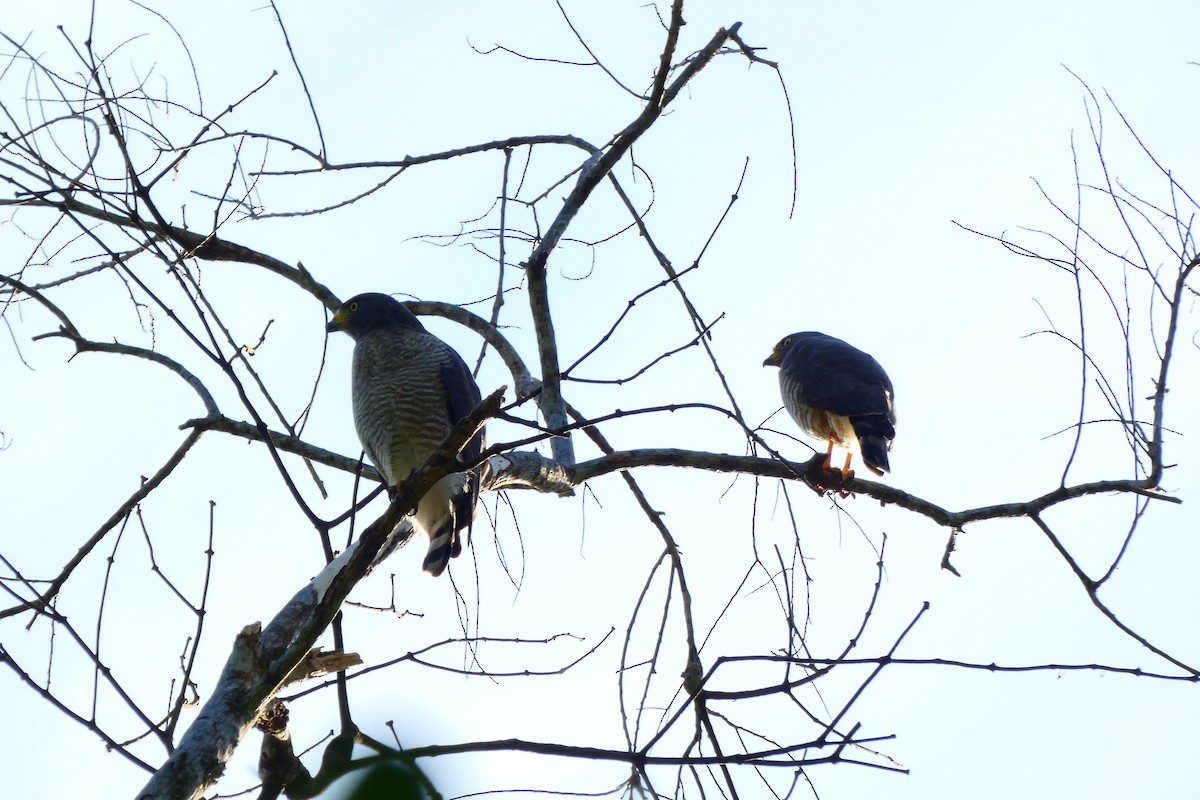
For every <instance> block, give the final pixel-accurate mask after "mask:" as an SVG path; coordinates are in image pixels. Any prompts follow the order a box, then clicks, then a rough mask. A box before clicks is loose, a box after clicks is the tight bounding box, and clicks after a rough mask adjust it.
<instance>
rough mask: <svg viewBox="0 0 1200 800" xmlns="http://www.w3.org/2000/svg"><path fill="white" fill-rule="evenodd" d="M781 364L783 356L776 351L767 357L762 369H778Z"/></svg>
mask: <svg viewBox="0 0 1200 800" xmlns="http://www.w3.org/2000/svg"><path fill="white" fill-rule="evenodd" d="M781 363H783V354H782V353H780V352H779V351H778V350H776V351H775V352H773V353H771V355H769V356H767V360H766V361H764V362H763V366H764V367H778V366H779V365H780V364H781Z"/></svg>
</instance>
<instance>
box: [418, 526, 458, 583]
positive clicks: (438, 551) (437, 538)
mask: <svg viewBox="0 0 1200 800" xmlns="http://www.w3.org/2000/svg"><path fill="white" fill-rule="evenodd" d="M461 552H462V539H461V538H460V537H459V535H458V531H457V530H455V529H454V517H451V518H450V519H449V520H448V521H447V522H446V524H445V525H443V526H442V527H441V528H440V529H438V531H437V533H435V534H433V536H432V537H430V539H429V552H427V553H426V554H425V564H424V568H425V571H426V572H428V573H429V574H430V575H432V576H433V577H435V578H436V577H437V576H438V575H441V574H442V573H443V572H445V571H446V565H447V564H449V563H450V559H451V558H453V557H454V556H456V555H458V554H459V553H461Z"/></svg>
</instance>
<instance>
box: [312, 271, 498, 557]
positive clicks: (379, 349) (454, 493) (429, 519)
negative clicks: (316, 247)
mask: <svg viewBox="0 0 1200 800" xmlns="http://www.w3.org/2000/svg"><path fill="white" fill-rule="evenodd" d="M325 329H326V330H327V331H329V332H331V333H332V332H333V331H345V332H346V333H348V334H350V336H351V337H353V339H354V360H353V367H352V374H351V389H352V396H353V402H354V427H355V429H356V430H357V431H358V438H359V440H360V441H361V442H362V446H363V450H364V451H366V454H367V457H368V458H370V459H371V463H372V464H374V465H375V468H376V469H377V470H379V474H380V475H382V476H383V480H384V482H385V483H386V484H387V487H388V493H389V494H395V492H396V489H397V487H398V486H399V485H400V484H401V483H403V481H404V479H405V478H407V477H408V475H409V473H411V472H412V471H413V470H415V469H417V468H419V467H420V466H421V465H423V464H424V463H425V461H426V460H427V459H428V458H429V456H430V455H432V454H433V452H434V451H435V450H436V449H437V447H438V445H439V444H441V442H442V440H443V439H445V438H446V436H447V435H448V434H449V433H450V431H451V430H452V429H453V428H454V426H455V425H456V424H458V423H459V422H460V421H461V420H462V419H463V417H465V416H467V415H468V414H469V413H470V412H471V411H473V410H474V409H475V407H476V406H477V405H479V402H480V394H479V387H478V386H477V385H476V384H475V379H474V378H473V377H472V376H471V370H470V369H469V368H468V367H467V365H466V363H465V362H464V361H463V360H462V358H461V357H460V356H459V355H458V353H457V352H455V351H454V349H453V348H451V347H450V345H448V344H446V343H445V342H443V341H442V340H441V339H439V338H437V337H436V336H434V335H433V334H431V333H429V332H428V331H426V330H425V327H424V326H423V325H422V324H421V322H420V321H419V320H418V319H417V318H416V316H414V315H413V313H412V312H411V311H409V310H408V309H407V308H405V307H404V305H403V304H401V303H399V302H397V301H396V300H395V299H393V298H391V297H389V296H388V295H385V294H378V293H374V292H371V293H367V294H360V295H358V296H356V297H352V298H350V299H349V300H347V301H346V302H345V303H343V304H342V306H341V307H340V308H339V309H338V310H337V312H336V313H335V314H334V315H333V319H332V320H330V322H329V324H328V325H326V328H325ZM483 448H484V432H483V430H482V429H481V430H480V431H479V433H478V434H476V435H475V437H474V438H472V439H471V441H469V442H468V443H467V445H466V446H465V447H464V448H463V450H462V453H461V454H460V456H459V457H460V458H461V459H462V460H464V461H473V460H475V459H477V458H478V457H479V454H480V453H482V452H483ZM481 469H482V468H476V469H473V470H469V471H467V472H456V473H454V474H452V475H447V476H446V477H444V478H442V479H441V480H440V481H438V482H437V483H436V484H434V486H433V488H431V489H430V490H429V491H428V492H426V494H425V495H424V497H422V498H421V500H420V502H419V503H418V504H417V509H416V512H415V513H414V515H413V516H414V519H415V522H416V524H417V527H419V528H420V529H421V530H422V531H424V532H425V534H426V535H427V536H429V551H428V553H426V555H425V563H424V568H425V571H426V572H429V573H430V574H432V575H435V576H436V575H440V574H442V572H443V571H444V570H445V569H446V565H447V563H448V562H449V560H450V559H451V558H452V557H454V556H457V555H458V554H459V553H460V552H462V538H461V536H462V533H463V531H466V532H467V534H468V536H469V535H470V527H471V522H472V520H473V519H474V517H475V504H476V502H477V501H478V499H479V484H480V479H481V475H480V472H481Z"/></svg>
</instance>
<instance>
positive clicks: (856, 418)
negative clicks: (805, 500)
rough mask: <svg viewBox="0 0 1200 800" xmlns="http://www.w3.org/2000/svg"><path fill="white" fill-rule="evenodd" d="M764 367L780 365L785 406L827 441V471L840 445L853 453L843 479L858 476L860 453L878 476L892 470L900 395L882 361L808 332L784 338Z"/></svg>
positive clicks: (806, 428) (809, 430) (799, 422)
mask: <svg viewBox="0 0 1200 800" xmlns="http://www.w3.org/2000/svg"><path fill="white" fill-rule="evenodd" d="M763 366H771V367H779V390H780V393H781V394H782V395H783V404H784V406H786V407H787V410H788V413H789V414H791V415H792V419H794V420H795V421H796V424H797V425H799V426H800V427H801V428H803V429H804V431H805V432H806V433H808V434H809V435H810V436H812V437H814V438H817V439H821V440H822V441H825V442H827V444H828V449H827V450H826V453H825V464H824V467H825V469H827V470H828V469H831V467H830V459H831V458H832V457H833V448H834V447H835V446H836V447H842V448H845V449H846V451H847V453H846V461H845V464H844V465H843V466H842V469H841V472H842V478H843V479H848V478H850V477H851V476H853V475H854V471H853V470H851V469H850V461H851V460H852V459H853V458H854V454H855V453H861V454H862V460H863V463H864V464H866V465H867V468H868V469H870V470H871V471H872V472H874V473H875V474H876V475H882V474H883V473H885V472H887V471H888V470H889V466H888V451H889V450H890V449H891V448H892V440H893V439H894V438H896V409H895V403H894V401H895V393H894V392H893V390H892V381H891V379H889V378H888V376H887V373H886V372H884V371H883V367H881V366H879V362H878V361H876V360H875V359H874V358H872V357H871V356H869V355H867V354H866V353H864V352H863V351H861V350H859V349H858V348H856V347H852V346H850V345H849V344H846V343H845V342H843V341H842V340H841V339H835V338H834V337H832V336H827V335H826V334H824V333H817V332H816V331H804V332H802V333H793V334H791V335H790V336H785V337H784V338H783V339H781V340H780V342H779V344H777V345H775V350H774V352H772V353H771V355H770V356H769V357H768V358H767V360H766V361H764V362H763Z"/></svg>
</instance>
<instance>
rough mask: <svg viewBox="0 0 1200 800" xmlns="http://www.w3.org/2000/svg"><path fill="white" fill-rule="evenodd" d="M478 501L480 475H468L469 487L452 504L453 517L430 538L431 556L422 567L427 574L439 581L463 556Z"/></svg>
mask: <svg viewBox="0 0 1200 800" xmlns="http://www.w3.org/2000/svg"><path fill="white" fill-rule="evenodd" d="M478 499H479V473H478V472H476V471H472V472H468V473H467V484H466V486H464V487H463V491H462V492H460V493H459V494H457V495H455V496H454V498H453V499H452V500H451V502H450V506H451V507H450V516H449V517H448V518H447V519H446V521H445V522H444V523H443V524H442V526H441V527H440V528H438V529H437V531H435V532H434V533H432V534H430V537H429V552H427V553H426V554H425V563H424V565H423V567H424V569H425V571H426V572H428V573H429V574H430V575H432V576H433V577H435V578H436V577H437V576H438V575H441V574H442V573H443V572H445V571H446V565H447V564H449V563H450V559H452V558H457V557H458V554H459V553H461V552H462V538H463V537H462V532H463V531H464V530H465V531H466V533H467V540H468V541H470V538H471V524H472V523H473V522H474V520H475V502H476V501H477V500H478Z"/></svg>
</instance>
